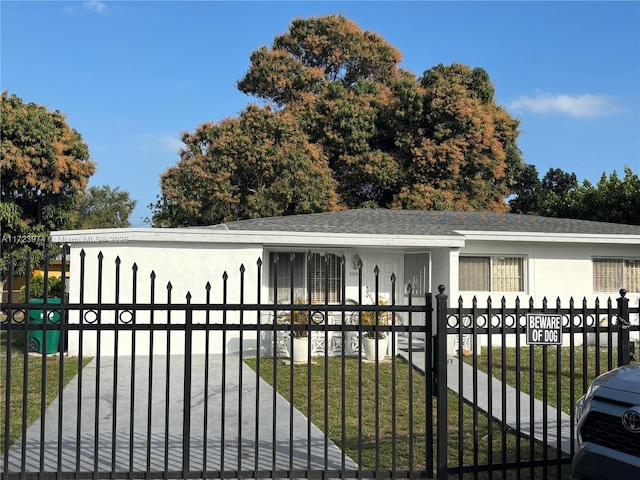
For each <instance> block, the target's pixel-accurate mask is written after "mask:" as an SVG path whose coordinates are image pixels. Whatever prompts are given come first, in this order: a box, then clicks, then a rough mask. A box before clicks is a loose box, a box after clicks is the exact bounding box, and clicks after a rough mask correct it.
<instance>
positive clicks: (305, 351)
mask: <svg viewBox="0 0 640 480" xmlns="http://www.w3.org/2000/svg"><path fill="white" fill-rule="evenodd" d="M291 347H292V350H293V351H292V352H291V360H293V362H294V363H307V362H308V361H309V339H308V338H307V337H301V338H294V339H293V341H292V342H291Z"/></svg>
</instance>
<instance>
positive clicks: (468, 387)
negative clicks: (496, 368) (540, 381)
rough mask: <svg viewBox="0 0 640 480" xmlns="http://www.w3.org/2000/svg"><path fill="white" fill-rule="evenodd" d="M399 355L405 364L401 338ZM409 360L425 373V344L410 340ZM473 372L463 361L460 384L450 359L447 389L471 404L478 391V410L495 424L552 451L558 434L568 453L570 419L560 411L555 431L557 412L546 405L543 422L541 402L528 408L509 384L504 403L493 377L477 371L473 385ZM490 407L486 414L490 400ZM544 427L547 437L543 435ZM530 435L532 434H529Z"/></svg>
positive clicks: (406, 355)
mask: <svg viewBox="0 0 640 480" xmlns="http://www.w3.org/2000/svg"><path fill="white" fill-rule="evenodd" d="M398 353H399V355H400V356H401V357H403V358H404V359H405V360H407V362H408V361H409V344H408V340H407V339H406V338H404V337H401V338H399V339H398ZM412 361H413V364H414V366H415V367H416V368H417V369H419V370H420V371H421V372H423V373H424V365H425V358H424V343H423V342H422V341H421V340H414V341H413V351H412ZM473 375H474V371H473V367H472V366H471V365H468V364H466V363H464V362H462V382H460V362H459V360H458V358H456V357H449V359H448V363H447V387H448V388H449V389H450V390H452V391H453V392H455V393H457V394H460V392H462V396H463V398H464V399H465V400H466V401H467V402H468V403H470V404H472V405H473V403H474V393H473V392H474V389H475V388H477V397H476V398H477V400H476V401H477V407H478V408H479V409H480V410H481V411H483V412H486V413H489V414H490V416H491V417H493V418H494V419H495V420H497V421H498V422H502V423H505V424H506V425H507V426H508V427H509V428H511V429H513V430H514V431H520V433H522V434H523V435H526V436H528V437H531V436H532V435H533V438H535V439H536V440H538V441H539V442H541V443H543V444H544V443H545V442H546V443H547V445H549V446H550V447H552V448H558V435H560V445H561V450H562V452H563V453H565V454H567V455H569V454H570V453H571V417H569V415H567V414H565V413H562V412H560V429H559V430H560V431H558V428H557V426H558V420H557V418H558V411H557V410H556V409H555V408H553V407H550V406H547V407H546V408H547V411H546V414H547V421H546V422H545V421H544V408H545V405H544V404H543V402H541V401H540V400H537V399H534V401H533V410H532V409H531V397H529V395H527V394H525V393H522V392H520V393H519V394H518V392H517V390H516V389H515V388H513V387H511V386H509V385H506V386H505V400H504V402H503V400H502V387H503V386H502V383H501V382H500V381H499V380H498V379H496V378H489V376H488V375H487V374H486V373H483V372H480V371H478V372H477V384H476V385H474V378H473ZM489 382H491V396H490V395H489ZM490 398H491V402H492V408H491V411H490V412H489V399H490ZM518 401H520V415H519V417H520V418H519V422H518V418H517V417H516V405H517V402H518ZM545 425H546V434H545ZM532 432H533V433H532Z"/></svg>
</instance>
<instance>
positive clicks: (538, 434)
mask: <svg viewBox="0 0 640 480" xmlns="http://www.w3.org/2000/svg"><path fill="white" fill-rule="evenodd" d="M408 352H409V345H408V343H407V340H406V339H405V338H402V337H400V338H399V339H398V353H399V355H400V356H402V357H403V358H405V359H406V360H407V361H408V358H409V353H408ZM168 359H169V361H167V360H168ZM412 361H413V364H414V366H415V367H416V368H418V369H419V370H421V371H423V372H424V364H425V359H424V349H423V344H422V342H420V341H415V342H414V345H413V351H412ZM116 366H117V371H116ZM222 367H223V358H222V357H221V356H210V358H209V384H208V388H207V386H206V385H205V382H204V372H205V357H204V356H194V357H193V371H192V379H193V380H192V385H191V422H190V432H188V435H189V441H188V442H187V446H188V448H189V449H190V455H188V460H187V461H186V463H184V459H183V448H184V444H185V442H184V435H183V427H184V422H183V418H184V417H183V410H184V403H183V398H184V397H183V386H184V381H183V378H184V357H182V356H172V357H160V356H155V357H153V365H152V366H151V368H150V365H149V360H148V358H143V357H141V358H136V359H135V366H134V365H133V364H132V362H131V358H130V357H122V358H120V359H119V361H118V362H117V365H114V359H113V357H103V358H102V359H101V363H100V380H99V391H98V392H96V385H97V384H98V382H97V381H96V380H97V378H96V377H97V372H98V365H97V361H96V360H95V359H94V360H92V361H91V363H89V364H88V365H87V366H86V367H85V368H84V369H83V371H82V389H81V391H80V392H79V391H78V378H77V377H76V378H75V379H73V380H72V381H71V382H70V383H69V384H68V385H67V387H66V388H65V390H64V392H63V396H62V399H63V400H62V406H63V407H62V422H59V421H58V401H59V399H56V400H55V401H54V402H53V403H52V404H51V405H50V407H49V408H48V409H47V412H46V415H45V416H44V419H40V420H38V421H36V422H35V423H34V424H33V425H32V426H31V427H29V428H28V429H27V434H26V440H24V445H23V441H22V440H19V441H17V442H16V443H15V444H14V445H12V447H11V448H10V451H9V469H8V471H7V472H4V473H10V472H20V471H21V470H22V469H23V467H24V470H25V471H26V472H40V471H43V472H55V471H58V470H59V471H62V472H65V471H67V472H94V471H106V472H109V471H111V472H123V471H129V470H133V471H140V472H145V471H148V472H152V471H164V470H172V471H182V470H184V469H185V468H186V469H189V470H196V471H198V470H199V471H201V470H202V469H203V468H205V469H207V470H253V469H259V470H271V469H276V470H279V469H282V470H303V469H323V470H333V469H336V470H338V469H342V468H346V469H348V470H357V468H358V467H357V465H356V463H355V462H353V461H352V460H351V459H350V458H349V457H347V456H346V455H345V454H344V453H343V452H341V451H340V449H339V448H338V447H337V446H336V445H335V444H334V443H333V442H331V441H330V440H328V439H327V438H326V437H325V436H324V435H323V434H322V432H321V431H320V430H319V429H318V428H316V427H315V426H314V425H311V424H310V422H309V421H308V420H307V418H306V417H305V416H304V415H303V414H302V413H301V412H299V411H298V410H296V409H293V407H292V406H291V405H290V404H289V403H288V402H287V401H286V400H285V399H284V398H282V397H281V396H280V395H276V396H275V398H276V402H275V412H274V411H273V408H272V405H273V399H274V393H273V390H272V388H271V387H270V386H269V385H268V384H267V383H265V382H264V381H263V380H262V379H259V378H257V376H256V374H255V372H254V371H253V370H251V369H250V368H249V367H248V366H246V365H245V364H244V363H242V364H241V362H240V361H239V358H238V357H227V358H226V366H225V369H224V371H225V372H226V375H225V379H224V384H223V378H222V373H223V368H222ZM116 374H117V385H116V387H115V395H114V382H113V379H114V378H116ZM447 374H448V387H449V388H450V389H451V390H453V391H454V392H456V393H460V391H461V388H462V396H463V397H464V398H465V399H466V400H467V401H468V402H470V403H471V402H473V391H474V385H473V368H472V367H471V366H469V365H467V364H464V363H463V364H462V382H460V378H459V363H458V359H456V358H450V359H449V362H448V366H447ZM167 378H168V381H169V386H170V387H169V398H168V402H167V398H166V391H167V390H166V382H165V381H166V379H167ZM150 379H151V381H152V395H151V401H150V402H149V399H148V396H149V395H148V392H149V381H150ZM491 382H492V384H491V387H492V388H491V391H492V401H493V406H492V409H491V412H489V413H490V415H491V416H492V417H493V418H495V419H496V420H498V421H500V422H505V423H506V424H507V425H508V426H509V427H510V428H512V429H514V430H517V429H518V428H519V430H520V432H521V433H523V434H524V435H527V436H531V435H533V437H534V438H535V439H536V440H538V441H540V442H545V441H546V442H547V443H548V444H549V445H550V446H551V447H553V448H556V447H557V439H558V435H560V436H561V446H562V451H563V452H565V453H569V451H570V448H571V443H570V432H571V429H570V422H571V420H570V418H569V416H568V415H565V414H561V431H560V432H558V429H557V428H555V425H556V423H557V420H556V418H557V411H556V410H555V409H554V408H551V407H547V422H546V425H547V432H546V436H545V432H544V425H545V423H544V422H543V418H544V417H543V410H544V405H543V404H542V402H540V401H538V400H535V401H534V403H533V405H534V408H533V410H531V409H530V398H529V396H528V395H525V394H523V393H520V395H517V392H516V391H515V389H513V388H512V387H509V386H506V397H505V401H504V402H503V401H502V386H501V384H500V382H499V381H498V380H497V379H491ZM488 387H489V377H488V376H487V375H486V374H484V373H482V372H478V373H477V390H478V393H477V405H478V408H479V409H480V410H482V411H484V412H488V410H489V388H488ZM132 391H133V400H134V401H133V408H132V402H131V392H132ZM223 392H224V393H223ZM205 395H206V398H207V399H208V410H207V415H205V410H204V408H205ZM240 399H242V403H240ZM518 399H519V401H520V410H521V411H520V422H519V425H518V423H517V418H516V416H515V413H516V412H515V410H516V409H515V405H516V402H517V401H518ZM167 405H168V408H165V407H166V406H167ZM114 408H115V416H114V415H113V412H114ZM149 412H150V415H149ZM205 418H206V419H207V423H206V425H205V423H204V422H205ZM290 418H291V422H290ZM274 419H275V420H274ZM531 419H533V422H531ZM42 421H44V424H42V423H41V422H42ZM531 426H533V428H531ZM41 432H43V435H44V437H43V438H44V442H43V444H42V445H43V448H42V450H41V442H40V438H41ZM223 432H224V437H223V435H222V434H223ZM291 432H292V435H293V436H291ZM308 432H310V435H309V436H308ZM59 439H60V440H61V441H60V442H59ZM147 445H149V448H148V447H147ZM325 457H326V460H325ZM2 468H3V467H2V465H1V464H0V470H1V469H2Z"/></svg>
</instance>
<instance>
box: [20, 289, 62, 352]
mask: <svg viewBox="0 0 640 480" xmlns="http://www.w3.org/2000/svg"><path fill="white" fill-rule="evenodd" d="M29 303H32V304H43V303H44V299H42V298H31V299H29ZM56 303H60V299H59V298H49V299H47V305H50V304H56ZM44 316H45V314H44V309H42V310H41V309H33V310H29V323H30V324H31V325H42V323H43V320H44ZM47 317H48V318H47V325H51V324H53V325H55V324H59V323H60V310H53V309H52V308H51V307H48V309H47ZM43 334H44V332H43V330H29V342H28V346H29V351H31V352H38V353H57V352H58V350H59V348H60V330H47V332H46V334H47V345H46V348H47V351H46V352H45V351H44V347H45V345H44V337H43Z"/></svg>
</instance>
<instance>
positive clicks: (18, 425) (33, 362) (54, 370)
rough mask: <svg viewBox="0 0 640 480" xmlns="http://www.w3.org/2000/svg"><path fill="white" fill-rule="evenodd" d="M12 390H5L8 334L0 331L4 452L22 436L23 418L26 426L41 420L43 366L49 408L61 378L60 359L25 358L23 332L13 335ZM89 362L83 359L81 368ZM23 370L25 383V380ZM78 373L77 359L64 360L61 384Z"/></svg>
mask: <svg viewBox="0 0 640 480" xmlns="http://www.w3.org/2000/svg"><path fill="white" fill-rule="evenodd" d="M11 335H12V348H11V359H10V360H11V388H10V390H7V378H8V377H7V361H8V357H7V332H6V331H3V332H0V359H1V361H0V392H3V394H2V395H1V396H0V451H2V452H4V451H5V449H6V448H8V446H9V445H11V444H12V443H13V442H14V441H15V440H16V439H17V438H19V437H20V436H22V428H23V416H25V422H24V423H25V425H26V426H27V427H28V426H29V425H31V424H32V423H33V422H34V421H35V420H37V419H38V418H39V417H40V414H41V405H42V395H43V392H42V385H43V382H42V378H43V363H44V369H45V378H46V382H45V389H44V404H45V407H46V406H48V405H49V404H50V403H51V402H52V401H53V400H54V399H55V398H56V397H57V396H58V386H59V378H60V356H59V355H47V356H45V357H44V358H45V359H46V360H45V361H44V362H43V356H42V355H39V354H37V355H36V354H29V355H27V356H26V362H25V355H24V344H25V342H24V337H25V333H24V332H16V331H14V332H12V334H11ZM89 360H90V359H85V360H84V361H83V362H82V366H84V365H86V364H87V363H88V362H89ZM25 370H26V382H25V381H24V378H25ZM77 373H78V358H77V357H64V360H63V385H66V384H67V383H68V382H69V381H70V380H71V379H72V378H73V377H74V376H75V375H76V374H77ZM7 391H8V392H9V396H10V405H9V408H10V415H9V435H8V437H7V438H6V439H5V411H6V404H7V395H5V394H4V392H7Z"/></svg>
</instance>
